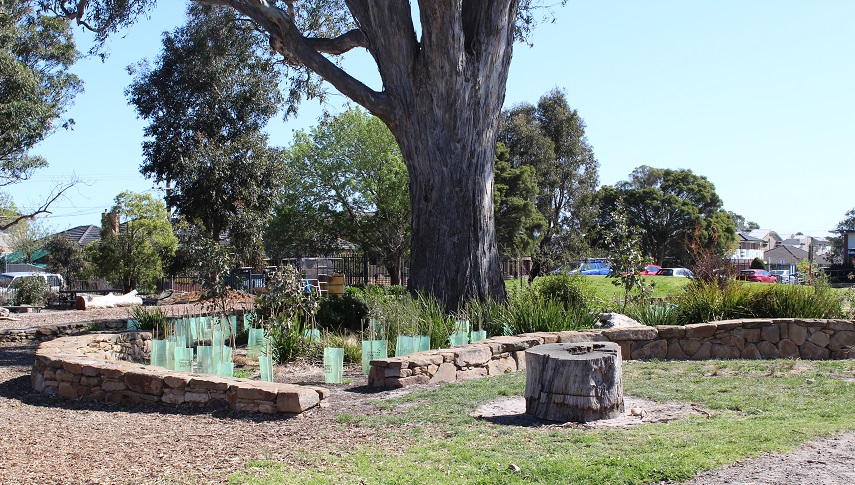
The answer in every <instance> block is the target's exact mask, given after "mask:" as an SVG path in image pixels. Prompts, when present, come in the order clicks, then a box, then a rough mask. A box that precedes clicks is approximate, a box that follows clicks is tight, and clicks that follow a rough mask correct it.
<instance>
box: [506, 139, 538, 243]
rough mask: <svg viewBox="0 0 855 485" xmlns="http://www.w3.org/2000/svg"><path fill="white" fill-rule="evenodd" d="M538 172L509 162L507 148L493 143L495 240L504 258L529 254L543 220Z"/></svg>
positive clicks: (532, 168)
mask: <svg viewBox="0 0 855 485" xmlns="http://www.w3.org/2000/svg"><path fill="white" fill-rule="evenodd" d="M536 198H537V176H536V174H535V171H534V167H532V166H530V165H523V166H521V167H519V168H514V167H512V166H511V163H510V161H509V154H508V149H507V147H505V146H504V145H503V144H502V143H499V144H498V146H497V147H496V165H495V168H494V175H493V205H494V211H495V216H494V218H495V220H496V241H497V244H498V246H499V252H500V253H502V255H503V256H504V257H505V258H515V257H520V256H522V255H528V254H531V253H532V251H533V250H534V248H535V245H536V244H537V241H538V239H539V238H540V233H541V231H543V228H544V226H545V224H546V220H545V219H544V218H543V216H542V215H541V214H540V212H538V211H537V207H536V206H535V201H536Z"/></svg>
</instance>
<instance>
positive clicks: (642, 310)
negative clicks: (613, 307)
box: [625, 300, 680, 325]
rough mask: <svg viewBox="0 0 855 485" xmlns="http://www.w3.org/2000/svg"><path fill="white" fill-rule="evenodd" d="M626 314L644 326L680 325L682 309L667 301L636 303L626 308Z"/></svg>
mask: <svg viewBox="0 0 855 485" xmlns="http://www.w3.org/2000/svg"><path fill="white" fill-rule="evenodd" d="M625 313H626V315H627V316H628V317H630V318H632V319H634V320H636V321H637V322H639V323H643V324H644V325H679V324H680V307H679V306H678V305H676V304H674V303H668V302H665V301H643V300H641V301H636V302H634V303H632V304H630V305H629V306H627V307H626V312H625Z"/></svg>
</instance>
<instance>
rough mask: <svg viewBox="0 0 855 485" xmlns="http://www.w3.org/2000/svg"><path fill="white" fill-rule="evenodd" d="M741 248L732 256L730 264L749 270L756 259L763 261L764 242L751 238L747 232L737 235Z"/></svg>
mask: <svg viewBox="0 0 855 485" xmlns="http://www.w3.org/2000/svg"><path fill="white" fill-rule="evenodd" d="M736 239H737V241H739V247H738V248H737V249H735V250H734V251H733V254H731V255H730V262H731V263H732V264H734V265H735V266H736V267H737V268H748V267H749V266H750V265H751V261H753V260H754V258H760V259H763V249H761V248H762V247H763V244H764V243H763V240H762V239H759V238H756V237H753V236H751V235H750V234H749V233H747V232H739V233H736Z"/></svg>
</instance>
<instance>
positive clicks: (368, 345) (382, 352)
mask: <svg viewBox="0 0 855 485" xmlns="http://www.w3.org/2000/svg"><path fill="white" fill-rule="evenodd" d="M386 357H389V341H387V340H363V341H362V373H363V374H368V371H370V370H371V366H370V364H369V363H370V362H371V361H372V360H375V359H385V358H386Z"/></svg>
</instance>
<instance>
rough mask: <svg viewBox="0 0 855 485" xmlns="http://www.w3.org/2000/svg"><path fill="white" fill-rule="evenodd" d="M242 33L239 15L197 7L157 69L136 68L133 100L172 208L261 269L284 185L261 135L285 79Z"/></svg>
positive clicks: (148, 160)
mask: <svg viewBox="0 0 855 485" xmlns="http://www.w3.org/2000/svg"><path fill="white" fill-rule="evenodd" d="M236 25H239V22H238V19H237V16H236V14H235V12H234V11H232V10H227V9H222V8H212V7H207V6H199V5H194V6H191V7H190V8H189V10H188V21H187V24H186V25H185V26H183V27H180V28H178V29H176V30H175V31H174V32H171V33H167V34H165V35H164V38H163V51H162V53H161V55H160V57H158V59H157V60H156V62H155V65H154V66H150V65H148V64H147V63H141V64H139V65H138V66H136V67H134V68H131V71H132V72H134V74H135V76H134V82H133V84H132V85H131V86H130V87H129V88H128V90H127V94H128V97H129V98H130V101H131V103H132V104H133V105H134V106H135V107H136V109H137V112H138V113H139V115H140V117H142V118H143V119H145V120H148V121H149V125H148V126H147V127H146V128H145V135H146V136H147V137H148V139H147V140H146V141H145V142H144V143H143V154H144V156H145V161H144V162H143V164H142V167H141V172H142V173H143V174H144V175H146V176H147V177H152V178H154V179H155V180H156V181H157V182H160V183H164V184H165V185H166V190H167V192H166V201H167V203H168V204H169V205H170V206H172V207H175V208H176V209H177V211H178V213H179V214H181V215H183V216H185V217H186V218H187V219H188V220H189V221H190V222H192V223H195V224H197V225H199V226H201V227H202V228H203V230H204V232H205V234H206V235H207V236H208V238H209V239H212V240H213V241H215V242H218V241H219V239H220V236H221V235H222V234H223V233H224V232H226V231H228V233H229V236H230V239H231V243H232V248H233V249H234V250H235V252H236V254H237V256H238V258H237V259H238V260H239V261H240V262H242V263H243V264H249V265H258V264H260V261H261V259H262V256H263V247H262V243H261V235H262V232H263V228H264V225H265V224H266V222H267V218H268V215H269V214H270V210H271V206H272V202H273V198H274V192H275V190H276V189H277V188H278V187H279V186H280V184H281V179H282V169H281V166H282V163H281V159H280V157H279V152H278V150H276V149H273V148H269V147H268V146H267V135H266V134H265V133H264V132H263V129H264V126H265V125H266V124H267V122H268V121H269V120H270V118H271V117H272V116H273V115H275V114H276V112H277V111H278V109H279V104H280V103H281V102H282V96H281V94H280V93H279V90H278V89H277V85H278V84H277V83H278V80H279V76H280V72H279V70H278V69H277V67H276V65H275V63H274V62H273V60H272V59H271V58H270V57H269V56H260V55H259V54H258V53H259V51H260V49H261V48H262V45H263V44H264V39H263V38H262V37H261V36H260V34H258V33H257V32H254V31H252V30H251V29H241V28H237V27H236Z"/></svg>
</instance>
